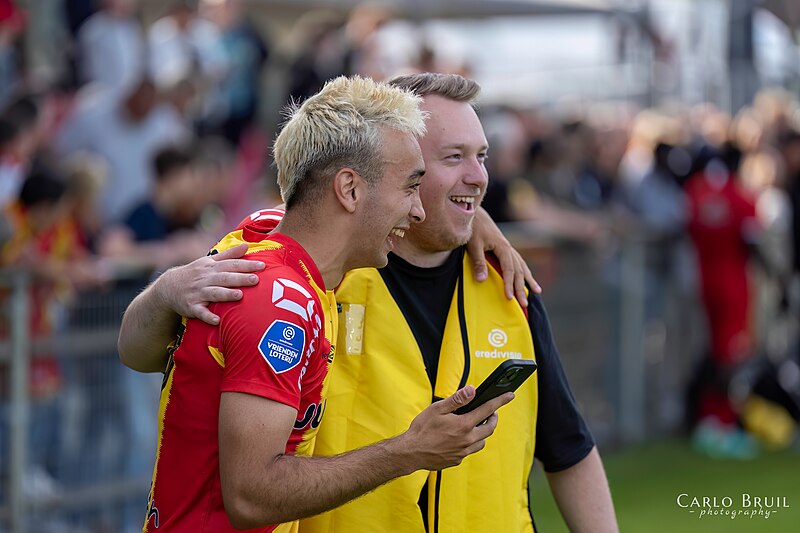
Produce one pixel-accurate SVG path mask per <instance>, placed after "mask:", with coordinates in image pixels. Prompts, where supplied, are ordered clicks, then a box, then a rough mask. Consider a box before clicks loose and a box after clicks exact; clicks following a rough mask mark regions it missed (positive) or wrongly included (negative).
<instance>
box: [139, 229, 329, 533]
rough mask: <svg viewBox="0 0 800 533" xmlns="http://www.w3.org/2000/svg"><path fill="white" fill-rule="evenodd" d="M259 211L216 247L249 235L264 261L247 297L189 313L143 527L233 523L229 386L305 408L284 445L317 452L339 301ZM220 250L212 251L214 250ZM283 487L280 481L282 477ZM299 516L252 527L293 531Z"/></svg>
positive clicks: (162, 416) (166, 391)
mask: <svg viewBox="0 0 800 533" xmlns="http://www.w3.org/2000/svg"><path fill="white" fill-rule="evenodd" d="M270 222H271V223H270V225H269V228H266V231H265V227H262V225H261V224H259V221H256V220H251V221H250V223H248V224H244V225H242V226H240V227H239V228H237V230H236V231H234V232H233V233H230V234H228V235H227V236H226V237H225V238H224V239H222V240H221V241H220V243H219V244H218V245H217V247H216V248H215V250H216V251H221V250H225V249H228V248H231V247H233V246H236V245H237V244H240V243H242V242H246V243H248V245H249V248H250V249H249V251H248V253H247V255H246V256H245V257H246V258H247V259H253V260H261V261H264V262H265V263H266V265H267V266H266V268H265V269H264V270H263V271H261V272H260V273H259V276H260V280H259V283H258V285H256V286H253V287H248V288H245V289H243V293H244V295H243V297H242V299H241V300H240V301H239V302H230V303H218V304H213V305H212V307H211V309H212V310H213V311H214V312H215V313H216V314H217V315H219V317H220V324H219V326H218V327H213V326H209V325H207V324H205V323H203V322H201V321H200V320H196V319H189V320H186V319H184V321H183V327H182V328H181V332H180V334H179V336H178V339H177V341H176V343H175V345H174V346H173V347H172V348H171V351H172V355H171V357H170V362H169V366H168V368H167V372H166V374H165V377H164V383H163V385H162V391H161V406H160V409H159V437H158V455H157V458H156V465H155V469H154V472H153V482H152V488H151V494H150V499H149V505H148V513H147V519H146V522H145V526H144V531H146V532H152V531H170V532H174V531H179V532H192V533H200V532H204V531H209V532H211V531H213V532H215V533H216V532H224V531H235V529H234V528H233V526H232V525H231V524H230V522H229V520H228V517H227V515H226V514H225V509H224V507H223V500H222V491H221V486H220V474H219V453H218V452H219V445H218V417H219V404H220V396H221V394H222V393H223V392H242V393H247V394H254V395H257V396H262V397H264V398H268V399H270V400H273V401H277V402H281V403H283V404H285V405H289V406H291V407H293V408H295V409H297V413H298V414H297V420H296V422H295V424H294V428H293V430H292V432H291V435H290V437H289V440H288V442H287V443H286V453H287V454H296V455H311V454H312V453H313V451H314V437H315V435H316V432H317V427H318V426H319V424H320V421H321V419H322V415H323V413H324V410H325V397H326V388H327V385H326V377H327V375H328V368H329V366H330V364H331V363H332V361H333V354H334V343H335V339H336V327H337V321H336V320H334V319H335V318H336V301H335V299H334V296H333V292H332V291H329V292H326V291H325V289H324V284H323V282H322V278H321V275H320V273H319V271H318V270H317V267H316V266H315V265H314V263H313V261H312V260H311V257H309V256H308V254H307V253H306V252H305V250H303V249H302V248H301V247H300V245H299V244H297V243H296V242H295V241H294V240H292V239H291V238H289V237H287V236H285V235H281V234H267V232H268V231H269V229H272V227H274V225H275V222H274V221H270ZM212 253H214V252H213V251H212ZM276 490H280V488H279V487H276ZM296 527H297V525H296V523H290V524H281V525H278V526H269V527H265V528H260V529H257V530H254V531H263V532H269V531H280V532H283V531H293V530H295V529H296Z"/></svg>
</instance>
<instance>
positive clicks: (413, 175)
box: [408, 168, 425, 182]
mask: <svg viewBox="0 0 800 533" xmlns="http://www.w3.org/2000/svg"><path fill="white" fill-rule="evenodd" d="M424 175H425V169H424V168H418V169H417V170H415V171H414V172H412V173H411V174H410V175H409V176H408V181H410V182H411V181H414V180H417V179H419V178H421V177H422V176H424Z"/></svg>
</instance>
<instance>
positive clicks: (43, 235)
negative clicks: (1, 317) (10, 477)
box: [0, 171, 94, 529]
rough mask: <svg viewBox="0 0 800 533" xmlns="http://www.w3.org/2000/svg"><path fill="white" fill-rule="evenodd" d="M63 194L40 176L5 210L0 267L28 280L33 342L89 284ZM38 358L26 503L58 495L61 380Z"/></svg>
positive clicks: (51, 360) (52, 363)
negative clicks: (8, 234)
mask: <svg viewBox="0 0 800 533" xmlns="http://www.w3.org/2000/svg"><path fill="white" fill-rule="evenodd" d="M65 193H66V187H65V185H64V183H63V180H62V179H61V178H60V176H57V175H54V174H52V173H49V172H46V171H40V172H37V173H34V174H31V175H30V176H28V177H27V178H26V179H25V181H24V183H23V185H22V188H21V190H20V193H19V198H18V200H16V201H15V202H14V203H13V204H11V205H10V206H8V207H7V208H6V214H7V218H8V220H9V221H10V222H11V225H12V230H13V231H12V238H11V239H10V240H9V241H8V242H6V243H5V244H4V245H3V246H2V248H0V264H1V265H2V266H14V267H19V268H24V269H26V270H28V272H30V273H31V274H32V275H33V280H32V284H31V285H30V298H31V315H30V323H29V326H28V327H29V331H30V334H31V336H32V337H33V338H34V339H42V338H47V337H49V336H51V335H53V334H54V333H56V332H57V331H58V330H59V329H60V328H62V327H63V323H62V322H63V321H62V320H61V318H62V317H63V316H64V313H63V310H64V307H65V305H66V304H68V303H69V302H70V301H71V299H72V297H73V296H74V290H75V288H77V287H80V286H81V285H84V286H85V285H86V284H87V283H92V282H93V281H94V279H93V278H92V272H93V269H91V268H88V267H87V260H88V256H87V252H86V248H85V247H84V246H83V243H82V242H81V240H80V239H79V238H78V235H77V234H76V233H75V232H74V228H73V226H72V225H71V224H70V223H69V221H68V219H67V217H66V213H67V211H66V210H65ZM37 355H38V357H35V358H33V359H32V361H31V365H30V378H29V379H30V383H29V387H30V394H31V398H32V400H33V413H32V417H31V421H32V424H31V428H30V429H31V435H30V442H31V447H30V449H29V458H30V462H31V465H30V466H29V467H28V468H27V471H26V479H25V491H26V493H27V495H28V496H31V497H48V496H53V495H54V494H55V491H56V490H57V485H56V483H55V477H56V476H57V474H58V472H57V469H58V462H59V452H60V430H59V426H60V422H59V419H60V408H59V401H60V398H61V393H62V390H63V386H64V376H63V373H62V367H61V363H60V360H59V359H58V358H57V357H55V355H57V354H53V353H41V352H40V353H37ZM4 371H5V370H4V368H2V367H0V372H4ZM34 529H36V528H35V527H34Z"/></svg>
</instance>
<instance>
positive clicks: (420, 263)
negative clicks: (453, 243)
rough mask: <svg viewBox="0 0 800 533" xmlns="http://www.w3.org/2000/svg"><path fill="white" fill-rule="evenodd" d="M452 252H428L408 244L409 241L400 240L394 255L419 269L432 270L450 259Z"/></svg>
mask: <svg viewBox="0 0 800 533" xmlns="http://www.w3.org/2000/svg"><path fill="white" fill-rule="evenodd" d="M452 251H453V250H444V251H442V252H429V251H427V250H423V249H421V248H419V247H418V246H416V245H414V244H412V243H410V242H409V241H406V240H402V241H400V243H398V245H397V248H395V250H394V254H395V255H397V256H398V257H400V258H402V259H404V260H405V261H407V262H409V263H411V264H412V265H414V266H417V267H420V268H433V267H437V266H441V265H443V264H444V262H445V261H447V258H448V257H450V254H451V253H452Z"/></svg>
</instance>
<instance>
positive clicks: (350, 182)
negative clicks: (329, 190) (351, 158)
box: [333, 167, 364, 213]
mask: <svg viewBox="0 0 800 533" xmlns="http://www.w3.org/2000/svg"><path fill="white" fill-rule="evenodd" d="M363 185H364V178H362V177H361V175H360V174H359V173H358V172H356V171H355V170H353V169H352V168H348V167H345V168H341V169H339V171H338V172H337V173H336V176H335V177H334V178H333V192H334V194H335V195H336V199H337V200H338V201H339V203H340V204H341V205H342V207H343V208H344V210H345V211H347V212H348V213H353V212H355V210H356V206H357V205H358V202H359V200H360V199H361V195H362V191H363Z"/></svg>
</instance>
